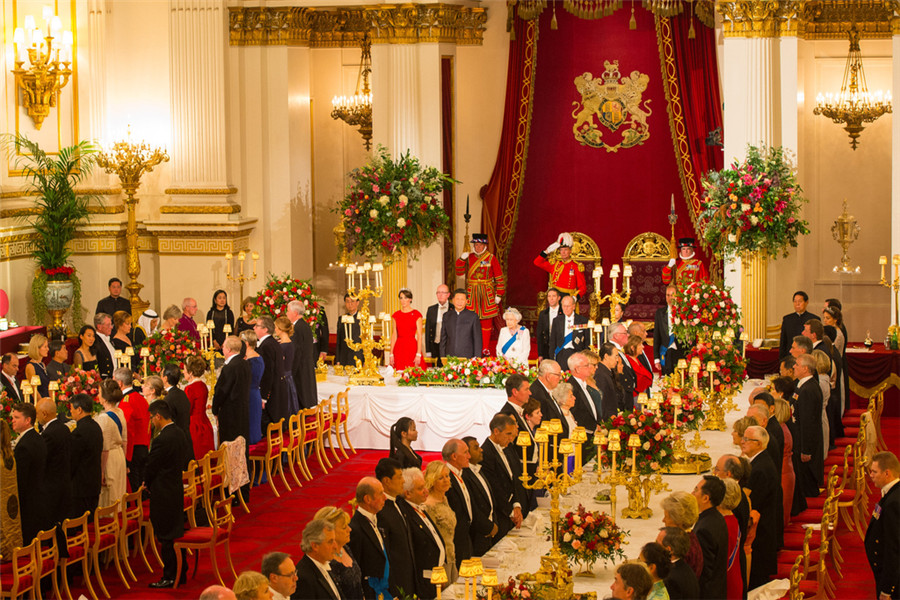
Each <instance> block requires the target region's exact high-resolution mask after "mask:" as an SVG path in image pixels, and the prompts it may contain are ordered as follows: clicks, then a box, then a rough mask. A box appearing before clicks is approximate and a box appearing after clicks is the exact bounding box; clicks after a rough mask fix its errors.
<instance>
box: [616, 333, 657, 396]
mask: <svg viewBox="0 0 900 600" xmlns="http://www.w3.org/2000/svg"><path fill="white" fill-rule="evenodd" d="M622 349H623V350H624V351H625V356H626V357H627V358H628V365H629V366H630V367H631V370H632V371H633V372H634V376H635V383H634V394H633V398H634V399H633V401H632V402H633V404H636V403H637V397H638V394H641V393H644V392H646V391H647V390H649V389H650V386H651V385H652V384H653V370H652V369H650V368H649V366H646V365H645V364H644V362H645V361H646V360H647V357H646V355H644V342H643V340H642V339H641V338H640V337H639V336H636V335H629V336H628V341H627V342H625V345H624V346H622Z"/></svg>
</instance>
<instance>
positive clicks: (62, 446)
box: [4, 398, 72, 533]
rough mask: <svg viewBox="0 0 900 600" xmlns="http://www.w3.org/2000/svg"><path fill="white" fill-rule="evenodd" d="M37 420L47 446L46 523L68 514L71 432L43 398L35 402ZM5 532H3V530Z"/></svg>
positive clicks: (70, 488)
mask: <svg viewBox="0 0 900 600" xmlns="http://www.w3.org/2000/svg"><path fill="white" fill-rule="evenodd" d="M37 420H38V422H39V423H40V424H41V427H42V429H41V437H42V438H44V444H45V445H46V448H47V456H49V457H51V459H50V460H48V461H47V463H46V467H45V469H44V485H43V490H44V497H45V498H46V501H47V505H46V507H45V508H46V511H47V513H46V516H47V524H48V526H50V527H52V526H54V525H59V524H60V523H62V522H63V520H64V519H66V518H67V517H68V516H69V509H70V504H71V502H72V465H71V462H70V460H71V456H72V434H71V433H70V432H69V428H68V427H67V426H66V424H65V423H63V422H62V421H60V420H59V419H58V418H57V417H56V405H55V404H54V403H53V401H52V400H50V399H49V398H44V399H43V400H41V401H40V402H38V405H37ZM4 533H5V532H4Z"/></svg>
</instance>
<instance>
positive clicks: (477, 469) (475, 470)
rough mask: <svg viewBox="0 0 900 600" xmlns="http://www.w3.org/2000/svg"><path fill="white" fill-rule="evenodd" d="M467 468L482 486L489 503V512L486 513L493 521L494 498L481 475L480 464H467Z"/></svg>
mask: <svg viewBox="0 0 900 600" xmlns="http://www.w3.org/2000/svg"><path fill="white" fill-rule="evenodd" d="M469 470H471V471H472V474H473V475H475V479H477V480H478V483H479V484H481V487H482V488H484V493H485V494H487V499H488V503H489V504H490V505H491V512H490V514H488V518H489V519H490V520H491V521H493V520H494V499H493V498H491V488H490V486H488V483H487V481H485V480H484V477H482V475H481V465H473V464H471V463H470V464H469Z"/></svg>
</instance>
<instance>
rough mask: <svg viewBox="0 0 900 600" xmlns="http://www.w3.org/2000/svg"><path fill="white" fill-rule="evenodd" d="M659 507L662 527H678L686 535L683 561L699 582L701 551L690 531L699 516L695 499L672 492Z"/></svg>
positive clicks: (691, 495)
mask: <svg viewBox="0 0 900 600" xmlns="http://www.w3.org/2000/svg"><path fill="white" fill-rule="evenodd" d="M660 506H661V507H662V509H663V520H662V521H663V525H664V526H666V527H678V528H679V529H681V530H682V531H684V532H685V533H686V534H687V535H688V538H689V541H690V547H689V548H688V551H687V553H686V554H685V555H684V561H685V562H686V563H687V564H688V566H690V567H691V570H692V571H693V572H694V575H695V576H696V577H697V580H698V581H699V580H700V575H701V574H702V573H703V549H702V548H701V547H700V540H698V539H697V536H696V534H695V533H694V532H693V531H691V528H693V527H694V525H695V524H696V523H697V517H698V516H699V514H700V509H699V505H698V504H697V498H696V497H695V496H694V495H693V494H690V493H688V492H672V493H671V494H669V495H668V496H666V497H665V498H663V499H662V502H660Z"/></svg>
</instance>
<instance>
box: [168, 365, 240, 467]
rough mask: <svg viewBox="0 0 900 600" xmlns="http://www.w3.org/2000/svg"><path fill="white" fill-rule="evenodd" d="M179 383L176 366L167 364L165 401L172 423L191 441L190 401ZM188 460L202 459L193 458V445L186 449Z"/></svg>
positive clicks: (178, 372) (179, 372)
mask: <svg viewBox="0 0 900 600" xmlns="http://www.w3.org/2000/svg"><path fill="white" fill-rule="evenodd" d="M179 381H181V370H180V369H179V368H178V365H174V364H168V365H166V366H165V367H164V368H163V383H164V384H165V387H166V395H165V401H166V403H167V404H168V405H169V409H170V410H171V411H172V422H173V423H175V425H176V426H177V427H178V429H180V430H181V432H182V433H183V434H184V436H185V437H186V438H187V439H189V440H190V439H191V401H190V400H188V397H187V394H185V393H184V390H182V389H181V388H180V387H178V382H179ZM248 418H249V417H248ZM188 457H189V458H188V460H193V459H194V458H202V457H195V456H194V445H193V444H190V448H189V449H188Z"/></svg>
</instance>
